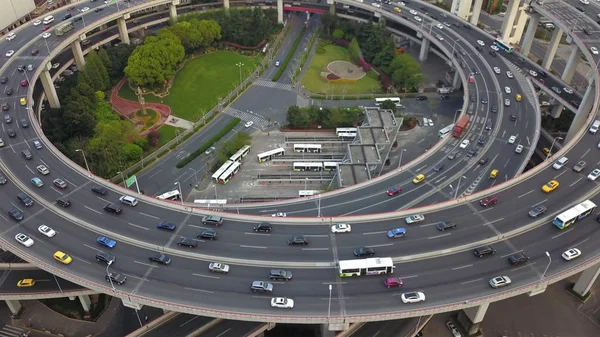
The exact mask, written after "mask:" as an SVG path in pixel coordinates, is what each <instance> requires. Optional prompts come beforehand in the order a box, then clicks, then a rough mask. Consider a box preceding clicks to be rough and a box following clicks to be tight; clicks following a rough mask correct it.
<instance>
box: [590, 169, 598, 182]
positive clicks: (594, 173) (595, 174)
mask: <svg viewBox="0 0 600 337" xmlns="http://www.w3.org/2000/svg"><path fill="white" fill-rule="evenodd" d="M598 176H600V169H594V170H593V171H592V172H590V174H588V176H587V178H588V180H591V181H595V180H596V179H597V178H598Z"/></svg>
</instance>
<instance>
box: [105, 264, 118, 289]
mask: <svg viewBox="0 0 600 337" xmlns="http://www.w3.org/2000/svg"><path fill="white" fill-rule="evenodd" d="M112 263H113V260H110V261H108V263H107V264H106V276H108V280H109V281H110V286H111V287H112V290H113V291H116V290H117V289H115V285H114V284H113V281H112V278H111V277H110V271H108V268H110V265H111V264H112Z"/></svg>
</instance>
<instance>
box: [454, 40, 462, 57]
mask: <svg viewBox="0 0 600 337" xmlns="http://www.w3.org/2000/svg"><path fill="white" fill-rule="evenodd" d="M459 40H460V39H456V40H454V44H453V45H452V57H454V52H455V51H456V42H458V41H459Z"/></svg>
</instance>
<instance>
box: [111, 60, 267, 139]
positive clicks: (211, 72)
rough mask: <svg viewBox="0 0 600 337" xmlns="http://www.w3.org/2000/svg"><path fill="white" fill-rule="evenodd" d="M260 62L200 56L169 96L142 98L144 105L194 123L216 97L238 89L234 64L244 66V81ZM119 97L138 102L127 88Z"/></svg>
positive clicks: (177, 78)
mask: <svg viewBox="0 0 600 337" xmlns="http://www.w3.org/2000/svg"><path fill="white" fill-rule="evenodd" d="M260 60H261V58H260V56H257V57H253V58H248V57H245V56H242V55H239V54H236V53H234V52H231V51H218V52H215V53H211V54H207V55H203V56H200V57H197V58H195V59H193V60H189V61H188V62H187V63H186V64H185V66H184V67H183V69H181V70H180V71H179V72H178V73H177V74H176V75H175V81H174V82H173V87H172V88H171V92H170V94H169V96H167V97H165V98H163V99H161V98H159V97H156V96H154V95H146V96H144V98H145V99H146V101H147V102H155V103H161V101H162V103H163V104H166V105H168V106H169V107H171V112H172V114H173V115H174V116H177V117H181V118H183V119H186V120H188V121H192V122H195V121H197V120H199V119H200V118H201V117H202V116H203V115H204V114H205V113H206V112H207V111H209V110H210V109H212V108H213V107H214V106H215V105H216V104H217V102H218V101H219V97H220V98H223V97H225V96H226V95H227V94H228V93H229V92H230V91H231V90H233V88H235V87H236V86H237V85H239V83H240V68H239V67H237V66H236V64H237V63H239V62H241V63H242V64H243V66H242V79H244V78H245V77H246V76H247V75H248V74H250V73H251V72H252V71H254V69H255V68H256V66H258V64H259V63H260ZM119 96H121V97H123V98H125V99H129V100H133V101H137V97H136V95H135V93H134V92H133V91H132V90H131V88H129V86H128V85H124V86H123V87H122V88H121V90H120V91H119ZM163 128H164V127H163ZM163 128H161V130H162V129H163ZM161 138H162V137H161ZM161 141H162V139H161Z"/></svg>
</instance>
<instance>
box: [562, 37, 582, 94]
mask: <svg viewBox="0 0 600 337" xmlns="http://www.w3.org/2000/svg"><path fill="white" fill-rule="evenodd" d="M571 48H572V49H571V55H569V60H568V61H567V65H566V66H565V70H564V71H563V73H562V76H561V77H560V79H561V80H563V81H565V82H567V83H569V84H571V81H572V80H573V75H575V71H576V70H577V64H579V61H581V55H582V52H581V49H579V48H578V47H577V46H576V45H573V47H571Z"/></svg>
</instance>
